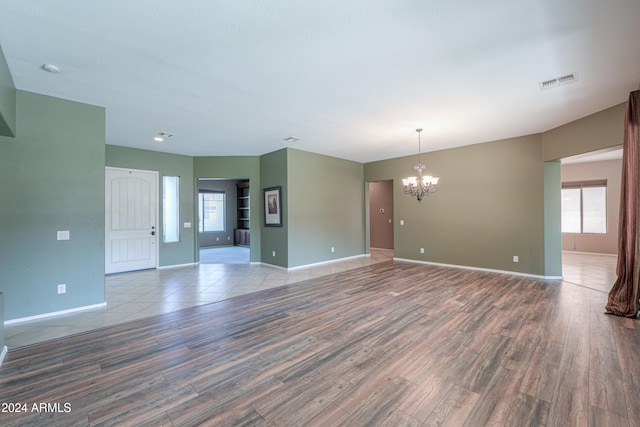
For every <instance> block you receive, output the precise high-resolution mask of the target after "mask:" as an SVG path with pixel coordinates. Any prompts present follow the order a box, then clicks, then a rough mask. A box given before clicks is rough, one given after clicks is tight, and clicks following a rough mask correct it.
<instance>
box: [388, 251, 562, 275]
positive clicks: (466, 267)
mask: <svg viewBox="0 0 640 427" xmlns="http://www.w3.org/2000/svg"><path fill="white" fill-rule="evenodd" d="M393 260H394V261H402V262H411V263H414V264H427V265H435V266H438V267H448V268H460V269H462V270H476V271H486V272H488V273H498V274H510V275H512V276H523V277H531V278H533V279H544V280H562V279H563V277H562V276H540V275H537V274H528V273H520V272H518V271H507V270H494V269H491V268H481V267H470V266H466V265H455V264H442V263H439V262H431V261H419V260H416V259H405V258H396V257H394V258H393Z"/></svg>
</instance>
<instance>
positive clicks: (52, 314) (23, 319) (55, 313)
mask: <svg viewBox="0 0 640 427" xmlns="http://www.w3.org/2000/svg"><path fill="white" fill-rule="evenodd" d="M106 306H107V303H106V301H105V302H103V303H101V304H93V305H85V306H83V307H76V308H70V309H69V310H61V311H52V312H50V313H44V314H38V315H36V316H29V317H20V318H18V319H11V320H5V321H4V324H5V326H6V325H13V324H15V323H22V322H28V321H30V320H40V319H46V318H48V317H55V316H62V315H64V314H71V313H76V312H78V311H86V310H93V309H96V308H102V307H106Z"/></svg>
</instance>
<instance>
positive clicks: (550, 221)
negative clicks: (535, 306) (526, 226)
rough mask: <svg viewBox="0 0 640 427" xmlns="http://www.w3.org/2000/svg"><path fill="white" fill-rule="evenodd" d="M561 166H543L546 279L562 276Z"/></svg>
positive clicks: (548, 164) (546, 163)
mask: <svg viewBox="0 0 640 427" xmlns="http://www.w3.org/2000/svg"><path fill="white" fill-rule="evenodd" d="M561 175H562V165H561V164H560V162H545V164H544V270H545V276H547V277H553V276H555V277H560V276H562V221H561V218H562V212H561V208H560V205H561V201H562V200H561V197H562V181H561Z"/></svg>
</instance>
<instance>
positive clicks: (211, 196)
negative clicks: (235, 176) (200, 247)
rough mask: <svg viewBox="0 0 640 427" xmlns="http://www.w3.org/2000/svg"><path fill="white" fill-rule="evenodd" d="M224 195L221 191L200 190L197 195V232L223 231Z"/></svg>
mask: <svg viewBox="0 0 640 427" xmlns="http://www.w3.org/2000/svg"><path fill="white" fill-rule="evenodd" d="M224 196H225V194H224V192H222V191H210V190H200V192H199V193H198V231H199V232H200V233H204V232H207V231H224V230H225V221H224V213H225V197H224Z"/></svg>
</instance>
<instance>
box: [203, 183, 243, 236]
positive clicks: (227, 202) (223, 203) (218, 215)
mask: <svg viewBox="0 0 640 427" xmlns="http://www.w3.org/2000/svg"><path fill="white" fill-rule="evenodd" d="M246 181H247V180H239V179H220V178H200V179H198V198H197V200H196V209H195V210H196V212H197V218H198V224H197V227H198V243H199V247H201V248H207V247H215V246H232V245H234V244H236V238H235V234H236V229H237V228H238V221H239V220H238V218H239V212H240V210H239V209H238V206H239V202H240V200H239V199H238V193H237V191H238V188H237V184H241V183H244V182H246ZM242 203H244V202H242ZM247 203H248V202H247ZM247 215H248V212H247ZM247 227H248V221H247Z"/></svg>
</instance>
